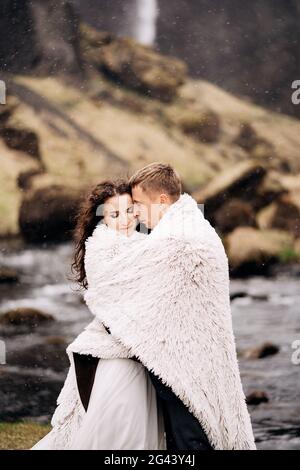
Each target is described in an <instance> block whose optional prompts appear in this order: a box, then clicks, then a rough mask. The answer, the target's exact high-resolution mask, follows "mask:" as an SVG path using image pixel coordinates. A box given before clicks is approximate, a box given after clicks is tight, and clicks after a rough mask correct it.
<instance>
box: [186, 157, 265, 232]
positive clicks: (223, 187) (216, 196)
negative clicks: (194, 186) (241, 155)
mask: <svg viewBox="0 0 300 470" xmlns="http://www.w3.org/2000/svg"><path fill="white" fill-rule="evenodd" d="M265 174H266V169H265V168H264V167H263V166H262V165H261V164H260V163H257V162H256V161H252V160H251V161H250V160H246V161H243V162H240V163H238V164H236V165H233V166H230V167H229V168H227V169H225V170H224V171H223V172H221V173H220V174H219V175H218V176H216V177H215V178H213V179H212V180H211V181H210V182H209V183H208V184H207V185H205V186H204V187H203V188H201V189H200V190H196V191H194V192H193V194H192V196H193V197H194V198H195V199H196V201H197V202H198V203H200V204H205V213H206V214H207V216H208V218H209V219H210V221H211V222H212V223H214V218H213V214H214V212H215V211H216V210H217V209H218V208H219V207H220V206H222V204H224V202H225V201H228V200H229V199H232V198H239V199H242V200H244V201H246V202H248V203H249V201H250V200H251V198H253V197H254V194H255V191H256V189H257V187H258V185H259V184H260V183H261V180H262V178H263V177H264V175H265Z"/></svg>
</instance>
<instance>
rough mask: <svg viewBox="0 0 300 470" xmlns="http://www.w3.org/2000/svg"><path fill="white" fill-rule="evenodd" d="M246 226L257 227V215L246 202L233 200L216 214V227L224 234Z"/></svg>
mask: <svg viewBox="0 0 300 470" xmlns="http://www.w3.org/2000/svg"><path fill="white" fill-rule="evenodd" d="M244 226H248V227H256V221H255V213H254V211H253V208H252V206H251V204H249V203H248V202H246V201H241V200H240V199H237V198H234V199H231V200H229V201H226V202H225V203H224V204H223V205H222V206H221V207H220V208H219V209H218V210H217V211H216V212H215V213H214V227H215V228H216V229H217V230H218V231H220V232H222V233H224V234H225V233H229V232H231V231H232V230H234V229H235V228H236V227H244Z"/></svg>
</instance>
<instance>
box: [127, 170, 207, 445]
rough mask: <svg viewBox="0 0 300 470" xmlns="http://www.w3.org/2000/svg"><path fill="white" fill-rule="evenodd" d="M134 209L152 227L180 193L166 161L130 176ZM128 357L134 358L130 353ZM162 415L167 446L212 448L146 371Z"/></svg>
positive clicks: (196, 425)
mask: <svg viewBox="0 0 300 470" xmlns="http://www.w3.org/2000/svg"><path fill="white" fill-rule="evenodd" d="M130 185H131V189H132V198H133V203H134V212H135V215H136V217H137V218H138V220H139V222H140V223H142V224H143V225H145V226H146V227H147V228H148V229H150V230H151V229H153V228H154V227H155V226H156V225H157V224H158V222H159V221H160V219H161V218H162V217H163V216H164V214H165V213H166V212H167V211H168V209H169V208H170V206H171V205H172V204H173V203H174V202H176V201H177V200H178V199H179V197H180V195H181V192H182V185H181V180H180V177H179V175H178V174H177V172H176V171H175V170H174V169H173V168H172V167H171V166H170V165H168V164H163V163H151V164H149V165H147V166H146V167H144V168H142V169H141V170H139V171H137V172H136V173H135V174H134V175H133V176H132V177H131V179H130ZM132 359H134V360H136V361H138V359H137V358H136V357H135V356H134V357H133V358H132ZM148 373H149V376H150V378H151V381H152V383H153V385H154V387H155V389H156V392H157V398H158V399H159V400H160V403H161V405H162V410H163V414H164V422H165V430H166V440H167V449H168V450H172V451H176V450H213V447H212V446H211V444H210V442H209V440H208V438H207V436H206V434H205V432H204V430H203V428H202V426H201V425H200V423H199V421H198V420H197V419H196V417H195V416H194V415H193V414H192V413H191V412H190V411H189V410H188V408H187V407H186V406H185V405H184V404H183V402H182V401H181V400H180V399H179V398H178V397H177V396H176V395H175V393H174V392H173V391H172V389H171V388H170V387H168V386H167V385H165V384H163V382H162V381H161V379H160V378H159V377H158V376H156V375H155V374H153V372H150V371H149V370H148Z"/></svg>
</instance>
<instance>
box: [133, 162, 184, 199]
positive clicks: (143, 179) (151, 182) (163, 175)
mask: <svg viewBox="0 0 300 470" xmlns="http://www.w3.org/2000/svg"><path fill="white" fill-rule="evenodd" d="M129 184H130V186H131V187H133V186H137V185H139V186H140V187H141V188H142V189H143V190H144V191H149V192H157V191H165V192H166V193H167V194H168V195H169V196H170V197H171V199H172V200H174V201H175V200H177V199H178V198H179V197H180V194H181V192H182V183H181V179H180V176H179V174H178V173H177V171H176V170H174V168H172V166H171V165H169V164H167V163H159V162H154V163H150V164H149V165H147V166H144V168H141V169H140V170H138V171H137V172H136V173H134V175H132V177H131V178H130V180H129Z"/></svg>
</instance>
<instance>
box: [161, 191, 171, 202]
mask: <svg viewBox="0 0 300 470" xmlns="http://www.w3.org/2000/svg"><path fill="white" fill-rule="evenodd" d="M159 202H160V204H171V199H170V196H169V195H168V194H166V193H162V194H160V196H159Z"/></svg>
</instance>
